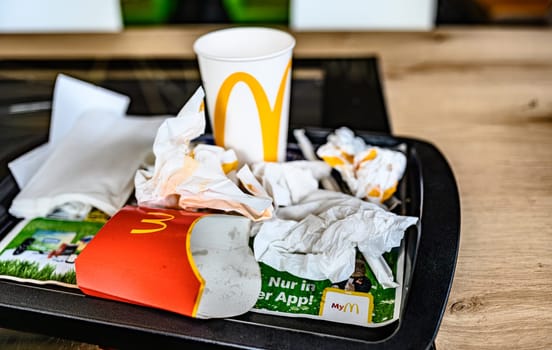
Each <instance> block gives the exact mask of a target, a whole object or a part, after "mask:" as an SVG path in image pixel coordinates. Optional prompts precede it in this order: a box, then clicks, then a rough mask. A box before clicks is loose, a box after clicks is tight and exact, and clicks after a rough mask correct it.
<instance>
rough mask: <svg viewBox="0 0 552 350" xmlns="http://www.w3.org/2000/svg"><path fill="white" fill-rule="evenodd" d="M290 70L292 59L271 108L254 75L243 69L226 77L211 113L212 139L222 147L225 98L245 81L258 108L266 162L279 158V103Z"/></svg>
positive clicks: (280, 105)
mask: <svg viewBox="0 0 552 350" xmlns="http://www.w3.org/2000/svg"><path fill="white" fill-rule="evenodd" d="M290 70H291V60H289V62H288V64H287V67H286V69H285V71H284V74H283V76H282V80H281V81H280V87H279V89H278V95H277V96H276V101H275V102H274V108H271V107H270V102H269V101H268V97H267V96H266V92H265V91H264V89H263V87H262V86H261V84H260V83H259V81H258V80H257V79H255V77H254V76H252V75H251V74H249V73H245V72H236V73H233V74H231V75H230V76H228V78H226V80H224V82H223V83H222V85H221V87H220V90H219V93H218V95H217V100H216V102H215V115H214V124H215V126H214V129H215V130H214V133H215V140H216V142H217V144H218V145H219V146H224V132H225V129H226V108H227V107H228V99H229V97H230V93H231V92H232V90H233V89H234V86H235V85H236V84H237V83H239V82H243V83H245V84H246V85H247V86H248V87H249V89H250V90H251V93H252V94H253V98H254V99H255V103H256V105H257V110H258V111H259V122H260V124H261V134H262V140H263V154H264V160H266V161H277V160H278V140H279V135H280V118H281V115H282V104H283V102H284V93H285V89H286V83H287V78H288V76H289V73H290Z"/></svg>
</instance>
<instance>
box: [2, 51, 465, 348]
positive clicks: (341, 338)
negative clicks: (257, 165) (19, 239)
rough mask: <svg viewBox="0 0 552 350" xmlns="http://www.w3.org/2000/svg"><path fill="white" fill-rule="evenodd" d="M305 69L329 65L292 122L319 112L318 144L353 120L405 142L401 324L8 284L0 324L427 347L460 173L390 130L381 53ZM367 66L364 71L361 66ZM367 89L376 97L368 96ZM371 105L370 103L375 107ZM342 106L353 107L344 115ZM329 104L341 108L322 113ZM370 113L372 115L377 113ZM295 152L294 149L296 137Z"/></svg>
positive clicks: (89, 336)
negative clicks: (199, 316) (196, 308)
mask: <svg viewBox="0 0 552 350" xmlns="http://www.w3.org/2000/svg"><path fill="white" fill-rule="evenodd" d="M301 65H303V66H305V67H314V68H317V67H318V68H321V69H322V70H323V75H322V78H321V79H319V80H320V81H318V82H309V81H304V82H302V81H294V88H295V92H294V95H293V96H292V110H291V113H292V116H291V121H290V125H292V127H294V126H300V127H304V126H305V124H310V123H309V122H304V120H307V121H308V120H312V118H318V119H319V120H318V123H316V124H318V125H319V126H323V128H313V127H308V128H307V135H308V136H309V138H311V140H312V141H313V143H315V144H321V143H323V142H324V141H325V138H326V136H327V135H328V133H329V132H331V131H332V130H333V129H332V128H334V127H337V126H342V125H347V126H349V127H351V128H353V129H354V130H355V131H356V132H357V134H359V135H361V136H362V137H363V138H365V140H366V141H367V142H368V143H370V144H373V145H379V146H386V147H392V146H396V145H398V144H404V145H406V149H407V150H406V152H407V157H408V165H407V172H406V174H405V177H404V179H403V181H402V182H401V184H400V186H399V189H398V197H399V198H400V199H401V201H402V205H401V206H400V207H398V208H397V211H398V212H399V213H400V214H404V215H413V216H418V217H419V218H420V222H419V225H418V226H417V227H416V228H411V229H409V230H408V231H407V234H406V236H405V247H406V259H405V264H406V265H405V282H404V283H403V285H402V286H401V288H403V302H402V309H401V313H400V318H399V320H398V321H396V322H393V323H391V324H389V325H387V326H384V327H380V328H365V327H360V326H352V325H342V324H337V323H332V322H325V321H317V320H310V319H304V318H288V317H278V316H270V315H265V314H258V313H253V312H249V313H247V314H245V315H242V316H240V317H235V318H230V319H217V320H196V319H190V318H186V317H183V316H180V315H177V314H173V313H169V312H165V311H161V310H156V309H151V308H146V307H141V306H136V305H131V304H125V303H120V302H115V301H109V300H101V299H97V298H92V297H87V296H84V294H82V293H80V292H79V291H78V290H72V289H63V288H59V287H48V286H36V285H30V284H24V283H17V282H11V281H0V326H1V327H6V328H13V329H19V330H24V331H32V332H38V333H44V334H48V335H52V336H57V337H62V338H71V339H75V340H79V341H84V342H88V343H94V344H99V345H101V346H106V347H116V348H133V349H135V348H153V347H157V348H169V347H171V348H172V347H180V348H181V347H183V346H184V345H196V346H201V348H219V347H237V348H272V349H295V348H297V349H302V348H307V347H308V348H319V349H336V348H339V349H342V348H343V349H344V348H350V347H360V346H362V347H365V348H385V349H406V348H412V349H425V348H429V347H431V346H433V341H434V338H435V336H436V334H437V331H438V329H439V324H440V321H441V318H442V315H443V312H444V308H445V306H446V302H447V298H448V294H449V290H450V286H451V283H452V278H453V274H454V268H455V263H456V257H457V252H458V243H459V233H460V207H459V197H458V191H457V187H456V183H455V179H454V176H453V173H452V171H451V169H450V167H449V166H448V164H447V162H446V159H445V158H444V157H443V155H442V154H441V153H440V152H439V151H438V150H437V149H436V148H435V147H434V146H433V145H431V144H429V143H427V142H424V141H421V140H417V139H412V138H401V137H395V136H391V135H389V132H390V127H389V123H388V119H387V115H386V112H385V104H384V101H383V94H382V92H381V86H380V81H379V78H378V74H377V73H378V71H377V61H376V60H375V59H367V60H311V61H302V62H296V64H295V66H301ZM359 67H360V68H362V69H361V70H364V71H361V72H359ZM0 68H1V67H0ZM344 72H346V73H348V74H349V75H347V74H344ZM338 76H339V79H337V77H338ZM359 77H360V78H359ZM303 83H304V84H305V86H306V87H312V86H317V88H316V89H311V90H310V91H309V89H308V88H307V89H306V88H302V89H301V88H298V87H297V86H301V84H303ZM313 84H314V85H313ZM317 84H318V85H317ZM106 85H107V86H109V84H106ZM359 91H360V92H361V95H360V96H359ZM370 91H371V93H370ZM363 94H368V95H366V97H365V98H362V96H363ZM313 96H314V97H313ZM340 97H341V99H340ZM312 98H315V99H318V102H317V103H318V104H319V105H318V106H319V108H320V109H319V112H318V113H317V114H313V116H310V117H309V116H307V117H306V118H303V119H302V120H303V122H302V121H301V119H297V118H296V119H294V117H297V116H303V117H304V116H305V114H300V113H298V111H299V110H301V108H303V109H304V110H305V111H306V113H312V109H309V108H308V106H309V105H311V106H312V101H309V99H312ZM358 98H360V100H358ZM344 99H345V101H344ZM347 99H350V100H347ZM328 100H330V102H328ZM367 101H371V103H368V104H367V103H366V102H367ZM343 106H346V107H345V111H344V110H343ZM328 109H329V110H331V111H333V113H334V114H327V113H328V112H323V111H325V110H328ZM378 109H379V111H378ZM294 111H296V112H295V113H294ZM321 111H322V112H321ZM364 113H369V115H370V117H367V116H366V114H364ZM341 116H343V118H341ZM309 118H310V119H309ZM312 124H314V123H312ZM367 130H370V131H367ZM372 131H375V132H372ZM289 148H290V149H292V150H293V149H296V145H295V144H294V140H293V137H292V136H290V145H289ZM2 181H3V182H2V188H1V189H2V191H3V192H2V193H3V194H5V196H4V197H3V198H2V204H3V205H8V204H9V203H7V202H9V200H10V197H12V196H13V195H14V194H15V192H16V189H14V188H13V182H12V180H11V179H10V178H9V176H7V177H5V178H4V180H2ZM4 219H5V220H4V226H3V227H4V231H3V232H1V233H0V234H1V235H3V234H5V233H6V231H7V229H8V227H9V226H11V225H10V223H12V222H13V220H11V219H12V218H9V217H5V218H4Z"/></svg>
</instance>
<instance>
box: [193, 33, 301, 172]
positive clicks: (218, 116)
mask: <svg viewBox="0 0 552 350" xmlns="http://www.w3.org/2000/svg"><path fill="white" fill-rule="evenodd" d="M294 46H295V39H294V38H293V36H291V35H290V34H288V33H286V32H284V31H281V30H277V29H271V28H261V27H237V28H230V29H222V30H218V31H214V32H211V33H208V34H205V35H203V36H202V37H200V38H198V39H197V40H196V42H195V43H194V51H195V53H196V54H197V59H198V63H199V70H200V74H201V80H202V84H203V88H204V89H205V96H206V100H207V111H208V112H209V116H210V122H211V126H212V128H213V134H214V138H215V143H216V144H217V145H219V146H222V147H225V148H231V149H233V150H234V151H235V152H236V154H237V155H238V159H239V160H240V162H241V163H253V162H259V161H285V156H286V145H287V132H288V121H289V99H290V85H291V57H292V51H293V47H294Z"/></svg>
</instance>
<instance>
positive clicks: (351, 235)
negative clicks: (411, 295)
mask: <svg viewBox="0 0 552 350" xmlns="http://www.w3.org/2000/svg"><path fill="white" fill-rule="evenodd" d="M417 220H418V218H416V217H409V216H399V215H396V214H394V213H392V212H389V211H387V210H385V209H383V208H381V207H380V206H378V205H376V204H374V203H370V202H367V201H363V200H361V199H359V198H356V197H353V196H350V195H347V194H344V193H339V192H334V191H326V190H317V191H314V192H311V193H310V194H309V195H307V196H306V197H305V198H304V199H303V200H302V201H301V202H300V203H298V204H296V205H291V206H287V207H284V208H279V209H278V210H277V211H276V213H275V217H274V218H273V219H271V220H267V221H264V222H262V223H257V224H255V225H254V227H253V228H252V234H254V235H255V240H254V246H253V251H254V253H255V258H256V259H257V261H260V262H263V263H266V264H268V265H270V266H271V267H273V268H275V269H277V270H279V271H287V272H289V273H291V274H293V275H296V276H298V277H302V278H307V279H311V280H325V279H329V280H330V281H331V282H334V283H337V282H340V281H343V280H346V279H347V278H349V276H350V275H351V274H352V273H353V271H354V266H355V255H356V249H357V248H358V250H359V251H360V252H361V253H362V254H363V255H364V257H365V259H366V261H367V262H368V264H369V265H370V268H371V269H372V270H373V272H374V274H375V276H376V278H377V279H378V281H379V282H380V283H381V284H382V286H383V287H384V288H394V287H397V286H398V284H397V283H396V282H394V280H393V275H392V273H391V270H390V269H389V267H388V266H387V264H386V263H385V260H384V259H382V254H383V253H384V252H388V251H390V250H391V249H392V248H394V247H398V246H400V242H401V240H402V238H403V236H404V232H405V230H406V229H407V228H408V227H409V226H411V225H414V224H416V222H417Z"/></svg>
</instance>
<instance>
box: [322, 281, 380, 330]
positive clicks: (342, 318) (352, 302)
mask: <svg viewBox="0 0 552 350" xmlns="http://www.w3.org/2000/svg"><path fill="white" fill-rule="evenodd" d="M373 309H374V298H373V296H372V294H370V293H359V292H351V291H344V290H342V289H339V288H326V289H324V293H323V295H322V301H321V303H320V311H319V315H320V316H321V317H322V318H323V319H326V320H330V321H337V322H344V323H356V324H360V325H366V324H368V323H372V311H373Z"/></svg>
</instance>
